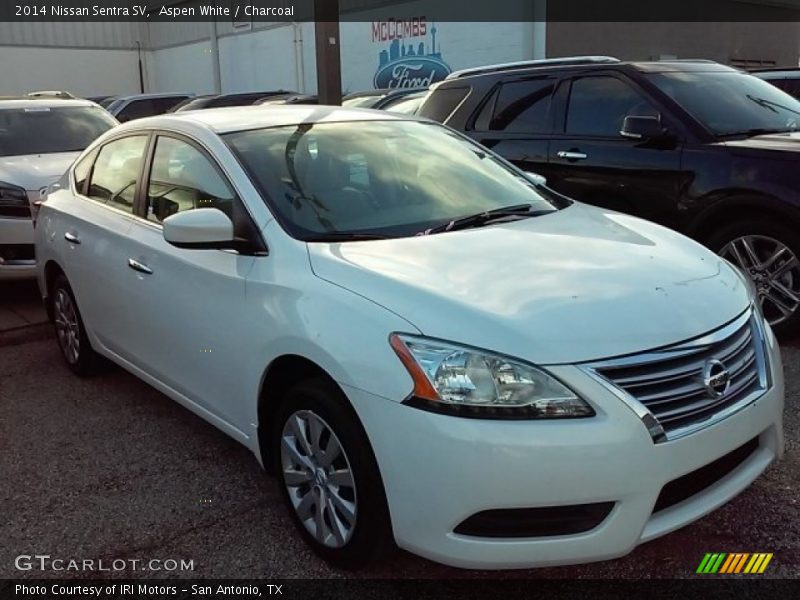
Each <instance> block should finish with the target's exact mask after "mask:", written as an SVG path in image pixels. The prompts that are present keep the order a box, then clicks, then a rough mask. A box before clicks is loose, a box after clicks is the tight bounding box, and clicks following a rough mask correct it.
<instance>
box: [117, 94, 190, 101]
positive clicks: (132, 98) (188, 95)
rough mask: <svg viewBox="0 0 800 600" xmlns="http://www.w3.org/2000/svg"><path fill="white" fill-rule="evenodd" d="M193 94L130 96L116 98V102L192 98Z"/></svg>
mask: <svg viewBox="0 0 800 600" xmlns="http://www.w3.org/2000/svg"><path fill="white" fill-rule="evenodd" d="M193 97H194V94H191V93H188V92H186V93H184V92H175V93H164V94H130V95H128V96H117V100H118V101H120V100H148V99H151V98H153V99H154V98H193Z"/></svg>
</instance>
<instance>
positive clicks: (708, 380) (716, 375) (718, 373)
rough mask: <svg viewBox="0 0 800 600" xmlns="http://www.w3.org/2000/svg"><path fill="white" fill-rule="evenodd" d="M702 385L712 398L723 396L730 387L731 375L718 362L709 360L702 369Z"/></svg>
mask: <svg viewBox="0 0 800 600" xmlns="http://www.w3.org/2000/svg"><path fill="white" fill-rule="evenodd" d="M703 385H704V386H705V388H706V390H707V391H708V393H709V394H711V395H712V396H713V397H714V398H719V397H721V396H724V395H725V392H727V391H728V388H729V387H730V386H731V374H730V373H729V372H728V369H727V368H726V367H725V365H723V364H722V363H721V362H720V361H718V360H709V361H708V362H707V363H706V364H705V367H703Z"/></svg>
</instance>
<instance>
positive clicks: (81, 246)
mask: <svg viewBox="0 0 800 600" xmlns="http://www.w3.org/2000/svg"><path fill="white" fill-rule="evenodd" d="M148 140H149V135H148V134H147V133H136V134H133V135H127V136H124V137H120V138H116V139H113V140H111V141H109V142H107V143H105V144H104V145H103V146H101V147H100V148H99V149H98V150H97V151H95V152H93V153H92V154H90V155H88V156H87V157H85V158H84V159H83V160H82V161H81V162H80V163H78V165H76V167H75V169H74V171H73V174H74V176H75V182H74V185H75V192H76V194H75V196H74V197H73V198H72V200H71V201H70V204H69V205H68V206H66V207H65V208H64V210H61V211H60V212H59V219H58V228H57V230H55V231H54V232H53V233H52V234H51V235H53V236H54V239H57V241H58V243H59V244H63V245H64V248H63V250H64V252H63V255H62V256H63V267H64V271H65V273H66V275H67V278H68V279H69V281H70V285H71V286H72V289H73V291H74V293H75V296H76V299H77V302H78V306H79V308H80V311H81V314H82V315H83V319H84V322H85V324H86V327H87V328H88V329H89V331H90V332H91V333H92V334H93V335H94V337H95V338H96V341H98V342H99V343H100V344H102V345H103V346H104V347H106V348H107V349H108V350H110V351H112V352H114V353H115V354H119V355H121V356H123V357H125V356H126V354H125V342H126V338H127V336H128V335H129V334H130V326H131V323H130V321H129V319H128V315H127V314H126V313H125V312H124V311H123V310H121V307H122V305H123V303H124V302H123V301H124V298H125V296H126V293H127V289H126V288H127V269H126V260H127V255H128V254H129V253H130V252H131V251H132V248H131V245H130V238H129V237H128V232H129V231H130V228H131V225H132V223H133V222H134V220H135V217H134V204H135V198H136V194H137V191H138V188H137V186H138V181H139V178H140V173H141V169H142V168H143V166H144V159H145V156H146V149H147V145H148Z"/></svg>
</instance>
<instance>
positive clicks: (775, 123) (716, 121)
mask: <svg viewBox="0 0 800 600" xmlns="http://www.w3.org/2000/svg"><path fill="white" fill-rule="evenodd" d="M648 77H649V78H650V80H651V81H652V82H653V83H655V84H656V85H657V86H658V87H659V88H660V89H661V90H662V91H663V92H664V93H666V94H667V95H668V96H670V97H671V98H673V99H674V100H675V101H676V102H677V103H678V104H680V105H681V106H683V107H684V108H685V109H686V110H687V111H688V112H689V113H691V114H692V116H694V117H695V118H696V119H697V120H699V121H700V122H701V123H702V124H703V125H705V126H706V127H707V128H708V129H710V130H711V131H712V132H713V133H715V134H717V135H718V136H726V135H737V134H754V133H759V132H763V133H766V132H770V131H775V132H778V131H794V130H796V129H797V128H798V123H800V102H798V101H797V100H796V99H794V98H793V97H792V96H789V95H788V94H786V93H784V92H782V91H781V90H779V89H778V88H776V87H775V86H773V85H771V84H769V83H767V82H766V81H763V80H761V79H759V78H758V77H753V76H752V75H747V74H745V73H738V72H721V73H720V72H717V73H685V72H684V73H652V74H649V75H648Z"/></svg>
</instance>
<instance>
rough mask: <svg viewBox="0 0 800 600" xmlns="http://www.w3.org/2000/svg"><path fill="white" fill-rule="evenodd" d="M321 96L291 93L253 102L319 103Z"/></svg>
mask: <svg viewBox="0 0 800 600" xmlns="http://www.w3.org/2000/svg"><path fill="white" fill-rule="evenodd" d="M318 103H319V98H317V96H314V95H310V94H290V95H288V96H277V97H272V98H261V99H259V100H256V101H255V102H253V104H256V105H258V104H318Z"/></svg>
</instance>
